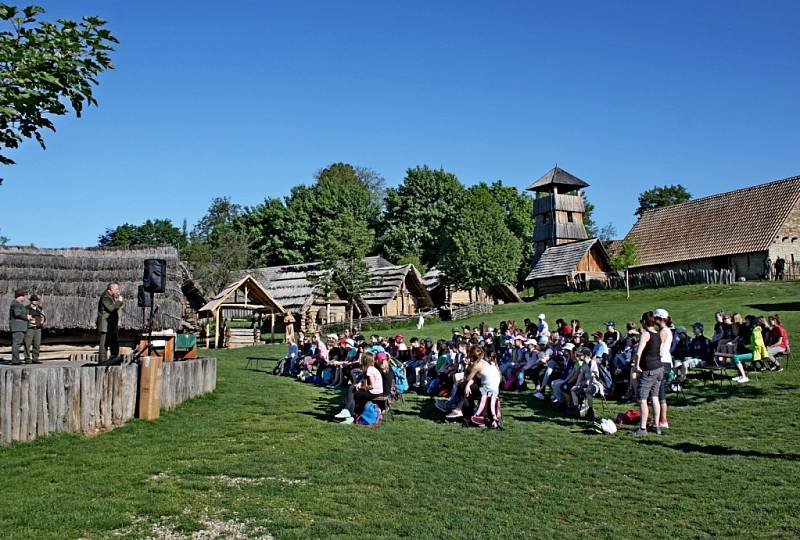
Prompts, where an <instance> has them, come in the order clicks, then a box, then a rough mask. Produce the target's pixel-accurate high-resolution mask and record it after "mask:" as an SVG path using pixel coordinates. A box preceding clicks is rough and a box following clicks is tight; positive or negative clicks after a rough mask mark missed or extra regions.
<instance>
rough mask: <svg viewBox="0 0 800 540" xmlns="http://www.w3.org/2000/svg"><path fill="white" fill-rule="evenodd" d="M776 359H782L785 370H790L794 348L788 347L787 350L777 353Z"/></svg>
mask: <svg viewBox="0 0 800 540" xmlns="http://www.w3.org/2000/svg"><path fill="white" fill-rule="evenodd" d="M775 359H776V360H780V363H781V367H782V368H783V369H784V371H789V361H790V360H791V359H792V349H791V348H790V347H786V352H785V353H778V354H776V355H775Z"/></svg>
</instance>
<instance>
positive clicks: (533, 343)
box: [525, 339, 536, 345]
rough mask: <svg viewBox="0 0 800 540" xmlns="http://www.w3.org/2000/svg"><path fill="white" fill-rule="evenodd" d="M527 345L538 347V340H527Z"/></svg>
mask: <svg viewBox="0 0 800 540" xmlns="http://www.w3.org/2000/svg"><path fill="white" fill-rule="evenodd" d="M525 345H536V340H535V339H526V340H525Z"/></svg>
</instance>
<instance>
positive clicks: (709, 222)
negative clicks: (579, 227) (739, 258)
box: [626, 176, 800, 267]
mask: <svg viewBox="0 0 800 540" xmlns="http://www.w3.org/2000/svg"><path fill="white" fill-rule="evenodd" d="M798 203H800V176H794V177H791V178H786V179H784V180H778V181H775V182H769V183H766V184H760V185H757V186H753V187H749V188H746V189H739V190H736V191H730V192H728V193H721V194H718V195H711V196H710V197H703V198H701V199H694V200H691V201H687V202H685V203H680V204H675V205H672V206H665V207H663V208H654V209H652V210H647V211H646V212H645V213H644V214H643V215H642V216H641V217H640V218H639V221H637V222H636V224H635V225H634V226H633V228H632V229H631V231H630V232H629V233H628V236H627V237H626V239H628V240H633V242H634V243H635V244H636V248H637V250H636V252H637V255H638V256H639V261H640V263H639V264H638V265H637V267H642V266H654V265H660V264H669V263H675V262H682V261H690V260H695V259H707V258H711V257H721V256H729V255H738V254H744V253H755V252H759V251H766V250H767V249H769V246H770V244H771V243H772V240H773V239H774V238H775V235H776V234H777V233H778V231H779V230H780V228H781V226H782V225H783V224H784V223H785V222H786V220H787V218H789V216H790V215H791V212H792V210H793V209H794V208H795V206H796V205H797V204H798ZM748 210H750V211H748ZM745 215H746V219H744V218H743V216H745Z"/></svg>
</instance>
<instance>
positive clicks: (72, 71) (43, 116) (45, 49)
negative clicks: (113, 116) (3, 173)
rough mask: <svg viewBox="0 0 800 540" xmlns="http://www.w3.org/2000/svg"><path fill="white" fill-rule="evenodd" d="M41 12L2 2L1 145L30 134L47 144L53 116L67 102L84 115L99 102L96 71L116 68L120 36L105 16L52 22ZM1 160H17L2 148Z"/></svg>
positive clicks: (66, 108) (7, 146)
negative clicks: (113, 55) (87, 107)
mask: <svg viewBox="0 0 800 540" xmlns="http://www.w3.org/2000/svg"><path fill="white" fill-rule="evenodd" d="M43 13H44V9H43V8H41V7H38V6H28V7H26V8H24V9H23V10H22V11H20V10H18V9H17V8H16V7H14V6H9V5H7V4H3V3H0V21H2V23H5V24H4V25H3V26H4V27H5V28H6V29H5V30H2V31H0V149H3V148H5V149H13V148H18V147H19V145H20V144H21V143H22V142H23V140H24V139H29V138H31V137H33V138H35V139H36V140H37V141H38V143H39V145H40V146H41V147H42V148H45V144H44V137H43V136H42V131H43V130H45V129H48V130H50V131H55V125H54V124H53V121H52V118H53V117H54V116H63V115H65V114H67V112H68V111H69V107H71V108H72V110H73V111H74V112H75V115H76V116H77V117H80V116H81V112H82V111H83V107H84V104H86V105H97V101H96V100H95V98H94V96H93V93H92V92H93V86H96V85H97V76H98V75H99V74H100V73H102V72H104V71H106V70H108V69H113V66H112V65H111V58H110V56H109V55H110V53H111V52H112V51H113V50H114V49H113V46H112V44H114V43H118V41H117V38H115V37H114V36H113V35H111V32H109V31H108V30H107V29H106V28H105V24H106V23H105V21H104V20H102V19H100V18H98V17H84V18H83V19H82V21H81V22H80V23H78V22H75V21H70V20H66V19H60V20H58V21H57V22H56V23H51V22H47V21H39V20H38V19H37V17H38V16H39V15H41V14H43ZM0 28H2V27H0ZM0 163H2V164H3V165H13V164H14V160H12V159H11V158H9V157H8V155H6V154H4V153H0ZM0 183H2V179H0Z"/></svg>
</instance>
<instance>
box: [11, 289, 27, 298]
mask: <svg viewBox="0 0 800 540" xmlns="http://www.w3.org/2000/svg"><path fill="white" fill-rule="evenodd" d="M27 293H28V291H26V290H25V289H17V290H15V291H14V298H19V297H20V296H25V295H26V294H27Z"/></svg>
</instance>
